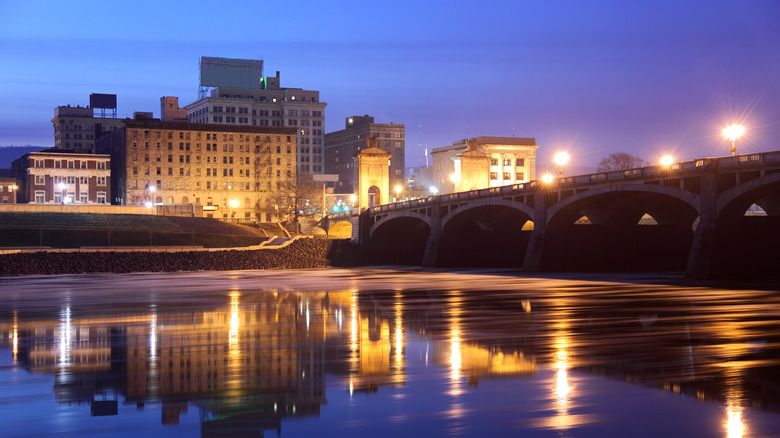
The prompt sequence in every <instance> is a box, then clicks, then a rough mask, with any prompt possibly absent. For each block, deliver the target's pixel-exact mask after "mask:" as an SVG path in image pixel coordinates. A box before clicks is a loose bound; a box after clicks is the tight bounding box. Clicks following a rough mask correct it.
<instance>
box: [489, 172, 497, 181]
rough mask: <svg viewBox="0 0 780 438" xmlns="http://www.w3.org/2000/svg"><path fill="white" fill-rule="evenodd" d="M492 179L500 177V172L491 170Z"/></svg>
mask: <svg viewBox="0 0 780 438" xmlns="http://www.w3.org/2000/svg"><path fill="white" fill-rule="evenodd" d="M490 179H498V172H490Z"/></svg>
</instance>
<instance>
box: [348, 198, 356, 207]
mask: <svg viewBox="0 0 780 438" xmlns="http://www.w3.org/2000/svg"><path fill="white" fill-rule="evenodd" d="M349 200H350V201H352V206H353V207H354V206H355V201H357V195H350V197H349Z"/></svg>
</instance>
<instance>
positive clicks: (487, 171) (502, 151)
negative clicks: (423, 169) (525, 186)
mask: <svg viewBox="0 0 780 438" xmlns="http://www.w3.org/2000/svg"><path fill="white" fill-rule="evenodd" d="M469 141H472V142H473V143H472V144H473V145H474V146H475V148H474V149H475V150H474V151H473V153H472V152H469V153H468V154H466V156H465V157H464V154H465V153H467V152H468V151H469V148H468V145H467V140H460V141H457V142H455V143H453V144H452V145H451V146H446V147H442V148H437V149H434V150H432V151H431V157H432V159H433V175H432V180H433V181H432V184H433V185H435V186H436V187H437V188H438V189H439V193H453V192H461V191H467V190H472V189H483V188H488V187H500V186H505V185H510V184H517V183H522V182H528V181H531V180H533V179H536V150H537V149H538V148H539V146H537V145H536V140H535V139H533V138H516V137H477V138H474V139H469ZM466 157H467V158H468V159H469V161H470V164H469V166H470V168H469V170H470V172H469V175H466V174H465V173H464V170H463V167H462V165H463V164H464V162H465V161H463V158H466ZM473 166H478V167H477V168H474V167H473ZM474 171H476V172H477V173H476V174H475V173H474Z"/></svg>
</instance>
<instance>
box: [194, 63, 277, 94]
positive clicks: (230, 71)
mask: <svg viewBox="0 0 780 438" xmlns="http://www.w3.org/2000/svg"><path fill="white" fill-rule="evenodd" d="M262 78H263V61H258V60H254V59H235V58H213V57H209V56H203V57H201V58H200V85H201V87H228V88H248V89H255V90H258V89H261V88H262Z"/></svg>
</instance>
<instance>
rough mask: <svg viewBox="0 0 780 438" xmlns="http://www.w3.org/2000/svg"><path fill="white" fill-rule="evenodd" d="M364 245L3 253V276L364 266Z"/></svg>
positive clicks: (303, 242)
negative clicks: (253, 248)
mask: <svg viewBox="0 0 780 438" xmlns="http://www.w3.org/2000/svg"><path fill="white" fill-rule="evenodd" d="M363 264H366V263H364V261H363V260H362V259H361V256H360V251H359V248H358V247H357V246H356V245H354V244H351V243H349V241H347V240H330V239H300V240H297V241H295V242H293V243H292V244H290V245H289V246H287V247H284V248H279V249H259V250H241V251H239V250H226V251H184V252H64V253H56V252H34V253H19V254H3V255H0V276H16V275H56V274H83V273H92V272H116V273H124V272H175V271H232V270H244V269H312V268H325V267H329V266H360V265H363Z"/></svg>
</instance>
